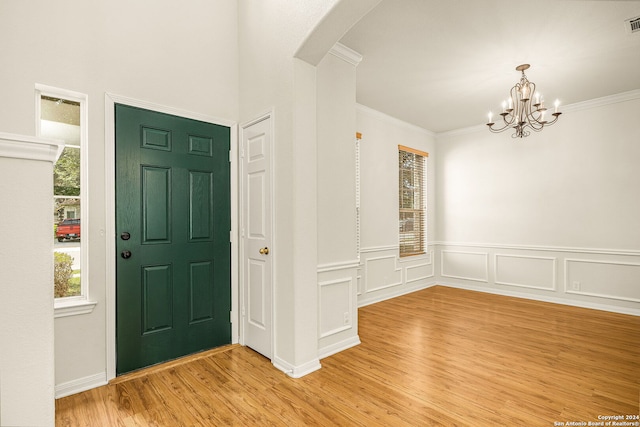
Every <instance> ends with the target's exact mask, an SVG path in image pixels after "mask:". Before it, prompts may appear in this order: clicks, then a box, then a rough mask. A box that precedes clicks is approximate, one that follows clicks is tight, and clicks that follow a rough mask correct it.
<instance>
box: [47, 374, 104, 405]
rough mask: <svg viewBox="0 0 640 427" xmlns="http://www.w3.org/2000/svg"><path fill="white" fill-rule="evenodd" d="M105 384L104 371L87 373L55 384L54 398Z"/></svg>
mask: <svg viewBox="0 0 640 427" xmlns="http://www.w3.org/2000/svg"><path fill="white" fill-rule="evenodd" d="M106 384H107V373H106V372H100V373H99V374H95V375H89V376H88V377H83V378H78V379H77V380H72V381H67V382H65V383H60V384H57V385H56V399H59V398H61V397H65V396H70V395H72V394H76V393H80V392H82V391H87V390H90V389H92V388H96V387H100V386H103V385H106Z"/></svg>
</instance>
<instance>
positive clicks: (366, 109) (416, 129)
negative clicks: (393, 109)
mask: <svg viewBox="0 0 640 427" xmlns="http://www.w3.org/2000/svg"><path fill="white" fill-rule="evenodd" d="M356 111H358V112H360V113H362V114H366V115H367V116H369V117H373V118H376V119H380V120H383V121H385V122H387V123H390V124H393V125H396V126H399V127H403V128H405V129H409V130H412V131H414V132H420V133H423V134H425V135H428V136H431V137H435V136H437V135H436V133H434V132H431V131H430V130H428V129H424V128H421V127H420V126H416V125H414V124H411V123H409V122H405V121H404V120H400V119H398V118H396V117H393V116H390V115H388V114H385V113H383V112H381V111H378V110H374V109H373V108H371V107H367V106H366V105H362V104H357V103H356Z"/></svg>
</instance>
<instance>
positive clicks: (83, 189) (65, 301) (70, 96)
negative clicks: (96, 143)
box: [35, 83, 96, 317]
mask: <svg viewBox="0 0 640 427" xmlns="http://www.w3.org/2000/svg"><path fill="white" fill-rule="evenodd" d="M43 96H47V97H53V98H62V99H66V100H69V101H73V102H77V103H79V104H80V147H79V149H80V219H81V221H82V224H81V227H82V233H81V234H82V238H81V239H80V258H81V259H80V272H81V273H80V274H81V280H80V295H74V296H69V297H61V298H54V312H55V317H65V316H73V315H77V314H86V313H91V312H92V311H93V308H94V307H95V305H96V302H92V301H90V300H89V290H90V283H89V241H90V238H89V206H88V204H89V203H88V201H89V173H88V169H89V168H88V159H89V144H88V141H89V125H88V124H89V123H88V104H89V97H88V95H86V94H83V93H80V92H75V91H71V90H67V89H61V88H57V87H53V86H47V85H43V84H38V83H36V85H35V108H36V117H35V122H36V135H37V136H42V130H41V110H42V103H41V99H42V97H43ZM65 147H66V144H65ZM52 201H53V199H52ZM52 256H53V252H52ZM51 286H53V282H52V283H51Z"/></svg>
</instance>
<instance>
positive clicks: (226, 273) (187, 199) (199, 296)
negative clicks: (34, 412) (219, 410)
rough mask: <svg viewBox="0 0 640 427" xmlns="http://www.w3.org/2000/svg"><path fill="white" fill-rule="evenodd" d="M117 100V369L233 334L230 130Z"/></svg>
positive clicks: (220, 340)
mask: <svg viewBox="0 0 640 427" xmlns="http://www.w3.org/2000/svg"><path fill="white" fill-rule="evenodd" d="M115 108H116V111H115V113H116V233H117V236H116V242H117V243H116V249H117V254H118V255H117V261H116V304H117V307H116V344H117V363H116V371H117V373H118V374H121V373H124V372H128V371H131V370H134V369H138V368H141V367H144V366H148V365H152V364H155V363H159V362H163V361H166V360H170V359H174V358H176V357H180V356H183V355H186V354H190V353H193V352H195V351H199V350H204V349H207V348H211V347H215V346H218V345H222V344H227V343H229V342H231V323H230V319H229V312H230V309H231V246H230V242H229V230H230V229H231V213H230V212H231V210H230V167H229V143H230V130H229V128H226V127H223V126H217V125H213V124H210V123H204V122H200V121H195V120H188V119H184V118H180V117H176V116H171V115H168V114H162V113H157V112H152V111H148V110H143V109H140V108H135V107H128V106H123V105H118V104H116V107H115ZM123 232H127V233H129V235H130V238H129V239H126V240H125V239H124V238H122V237H121V234H122V233H123ZM126 251H129V253H130V257H127V258H125V257H124V256H121V255H124V254H125V253H126Z"/></svg>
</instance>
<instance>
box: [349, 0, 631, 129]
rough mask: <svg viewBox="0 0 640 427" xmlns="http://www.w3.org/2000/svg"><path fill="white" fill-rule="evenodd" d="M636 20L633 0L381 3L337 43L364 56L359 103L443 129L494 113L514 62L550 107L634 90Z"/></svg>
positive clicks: (359, 74) (514, 77)
mask: <svg viewBox="0 0 640 427" xmlns="http://www.w3.org/2000/svg"><path fill="white" fill-rule="evenodd" d="M637 16H640V1H577V0H538V1H535V2H534V1H525V0H482V1H478V0H447V1H443V0H383V1H382V2H381V3H380V4H379V5H378V6H377V7H376V8H375V9H373V10H372V11H371V12H370V13H369V14H367V15H366V16H365V17H364V18H362V19H361V20H360V21H359V22H358V23H357V24H356V25H354V26H353V28H351V30H350V31H349V32H348V33H347V34H345V36H344V37H343V38H342V39H341V40H340V43H342V44H344V45H345V46H348V47H349V48H351V49H353V50H355V51H357V52H358V53H360V54H362V56H363V60H362V62H361V63H360V65H358V67H357V71H356V72H357V101H358V103H360V104H363V105H365V106H368V107H371V108H373V109H376V110H378V111H381V112H383V113H386V114H388V115H390V116H393V117H396V118H398V119H401V120H404V121H407V122H409V123H412V124H414V125H417V126H420V127H422V128H425V129H428V130H430V131H433V132H445V131H450V130H455V129H460V128H465V127H469V126H475V125H480V124H482V123H484V122H486V116H487V113H488V112H489V110H492V111H493V112H494V113H496V112H498V110H499V109H500V103H501V102H502V100H504V99H505V98H506V97H507V96H508V91H509V89H510V88H511V87H512V86H513V85H514V84H515V83H516V82H517V81H518V79H519V77H520V73H519V72H517V71H515V67H516V66H518V65H520V64H523V63H528V64H531V68H530V69H529V70H527V72H526V74H527V77H528V78H529V80H530V81H532V82H534V83H535V84H536V85H537V87H538V91H539V92H540V93H541V94H542V95H543V96H544V97H545V100H546V101H547V104H548V105H549V106H550V105H551V104H552V103H553V101H554V100H555V99H556V98H558V99H560V101H561V103H562V104H564V105H566V104H573V103H576V102H581V101H586V100H590V99H595V98H599V97H602V96H606V95H612V94H617V93H621V92H626V91H630V90H634V89H640V32H637V33H634V34H629V33H627V32H626V31H625V28H624V21H625V19H628V18H633V17H637ZM560 109H561V110H562V106H561V107H560Z"/></svg>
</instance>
